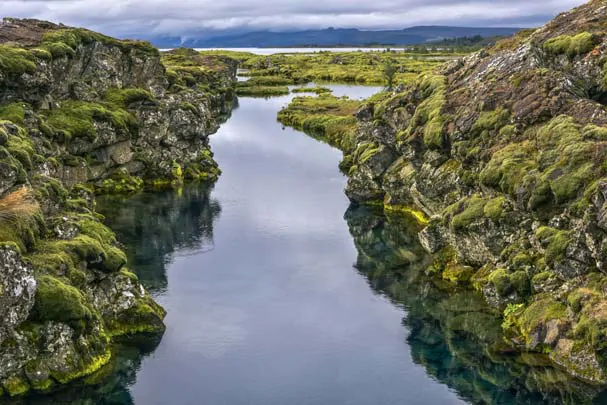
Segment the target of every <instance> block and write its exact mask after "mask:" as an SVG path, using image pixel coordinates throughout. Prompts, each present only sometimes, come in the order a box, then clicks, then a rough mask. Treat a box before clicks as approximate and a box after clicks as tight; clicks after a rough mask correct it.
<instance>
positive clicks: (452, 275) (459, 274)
mask: <svg viewBox="0 0 607 405" xmlns="http://www.w3.org/2000/svg"><path fill="white" fill-rule="evenodd" d="M473 275H474V271H473V269H472V267H467V266H460V265H458V264H455V263H449V264H448V265H447V266H446V267H445V269H444V270H443V272H442V278H443V279H444V280H447V281H450V282H452V283H456V284H465V283H468V282H469V281H470V279H471V278H472V276H473Z"/></svg>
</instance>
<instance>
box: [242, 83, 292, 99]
mask: <svg viewBox="0 0 607 405" xmlns="http://www.w3.org/2000/svg"><path fill="white" fill-rule="evenodd" d="M287 94H289V88H288V87H286V86H255V85H252V84H248V85H247V84H246V82H245V84H240V83H239V84H238V85H237V86H236V95H238V96H247V97H271V96H285V95H287Z"/></svg>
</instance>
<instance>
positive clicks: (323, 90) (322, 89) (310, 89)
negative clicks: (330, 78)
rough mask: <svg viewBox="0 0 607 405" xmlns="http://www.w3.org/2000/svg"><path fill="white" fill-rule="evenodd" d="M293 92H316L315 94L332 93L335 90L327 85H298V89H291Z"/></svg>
mask: <svg viewBox="0 0 607 405" xmlns="http://www.w3.org/2000/svg"><path fill="white" fill-rule="evenodd" d="M291 92H292V93H314V94H318V95H321V94H329V93H332V92H333V90H331V89H329V88H327V87H298V88H296V89H293V90H291Z"/></svg>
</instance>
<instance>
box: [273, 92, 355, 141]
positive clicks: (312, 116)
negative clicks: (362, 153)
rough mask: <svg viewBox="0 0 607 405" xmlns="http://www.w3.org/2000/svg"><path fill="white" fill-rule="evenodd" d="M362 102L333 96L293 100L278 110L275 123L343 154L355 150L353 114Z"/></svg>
mask: <svg viewBox="0 0 607 405" xmlns="http://www.w3.org/2000/svg"><path fill="white" fill-rule="evenodd" d="M361 105H362V102H360V101H358V100H350V99H348V98H343V97H334V96H332V95H328V94H327V95H322V96H319V97H296V98H294V99H293V100H292V101H291V103H290V104H289V105H288V106H287V107H285V108H283V109H282V110H280V111H279V113H278V120H279V121H280V122H281V123H282V124H284V125H288V126H291V127H293V128H295V129H298V130H300V131H303V132H305V133H306V134H308V135H310V136H313V137H315V138H317V139H319V140H321V141H324V142H327V143H328V144H330V145H332V146H335V147H336V148H338V149H341V150H342V151H344V152H345V153H349V152H352V151H353V150H354V149H355V148H356V142H355V133H356V129H357V121H356V118H355V117H354V113H355V112H356V111H357V110H358V109H359V108H360V107H361Z"/></svg>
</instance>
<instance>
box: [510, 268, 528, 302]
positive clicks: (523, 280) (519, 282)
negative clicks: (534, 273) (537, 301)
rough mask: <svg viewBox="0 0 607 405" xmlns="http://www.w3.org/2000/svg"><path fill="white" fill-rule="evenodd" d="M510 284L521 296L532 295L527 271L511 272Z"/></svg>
mask: <svg viewBox="0 0 607 405" xmlns="http://www.w3.org/2000/svg"><path fill="white" fill-rule="evenodd" d="M509 277H510V284H511V285H512V287H513V288H514V291H516V293H517V294H518V296H519V297H521V298H526V297H528V296H530V295H531V283H530V280H529V275H528V274H527V272H526V271H515V272H514V273H512V274H510V276H509Z"/></svg>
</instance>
